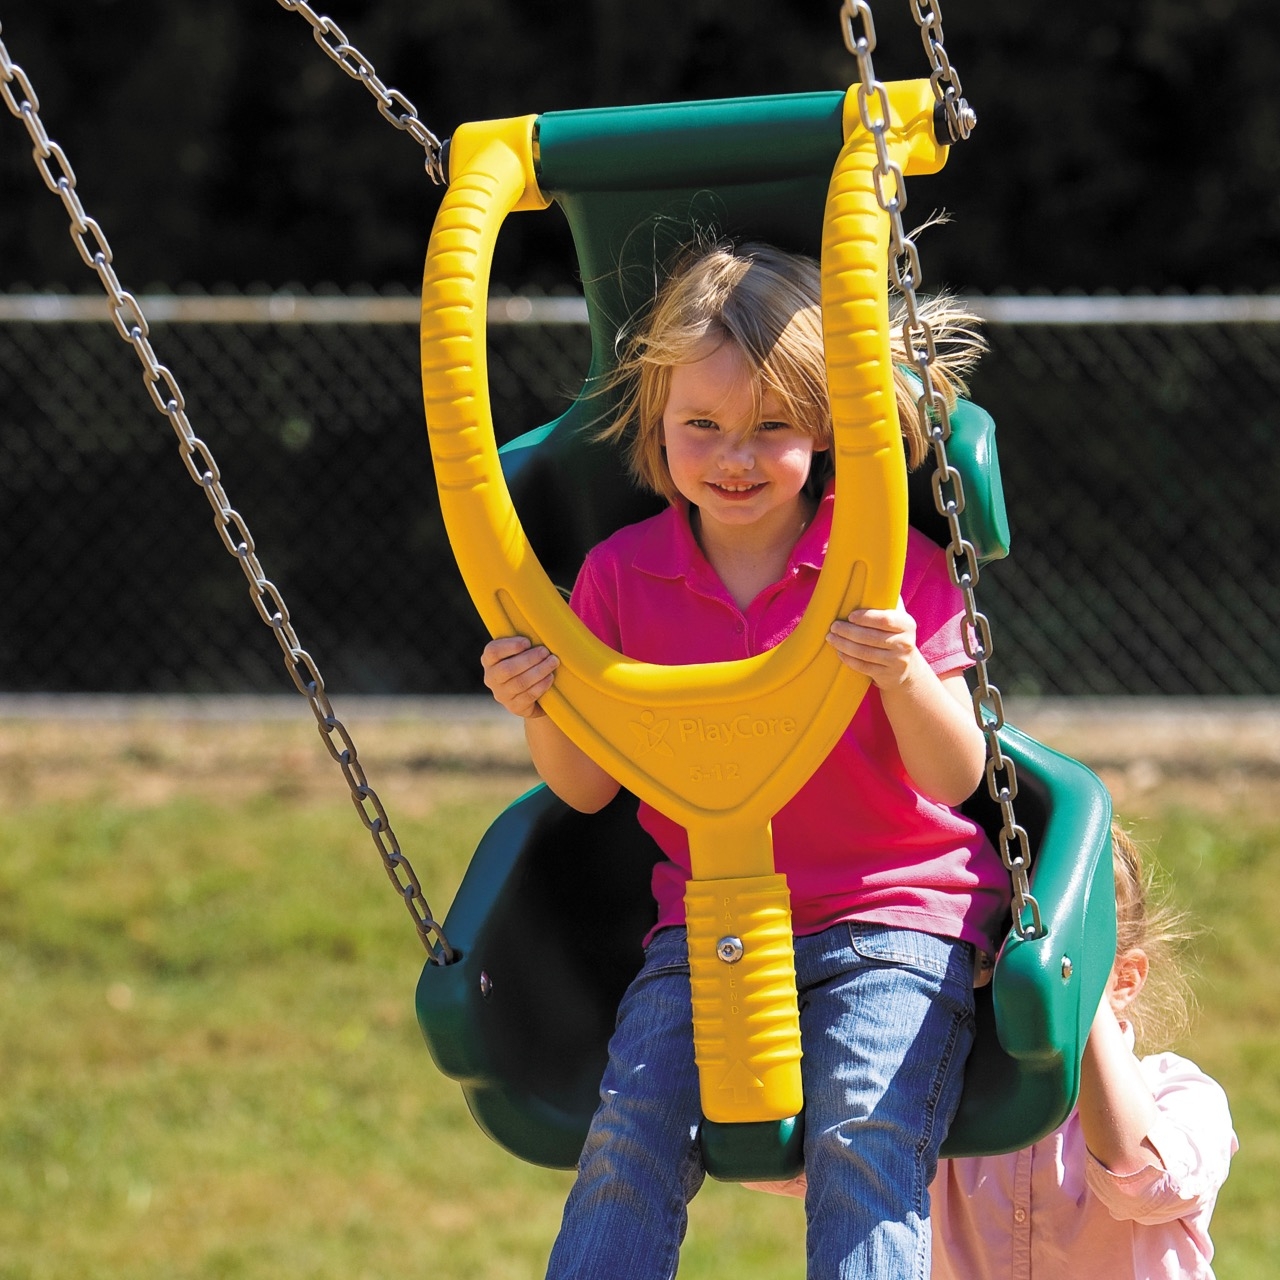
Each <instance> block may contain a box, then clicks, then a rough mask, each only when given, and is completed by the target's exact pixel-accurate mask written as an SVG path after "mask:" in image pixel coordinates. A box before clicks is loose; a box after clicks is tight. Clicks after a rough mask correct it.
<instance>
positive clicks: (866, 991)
mask: <svg viewBox="0 0 1280 1280" xmlns="http://www.w3.org/2000/svg"><path fill="white" fill-rule="evenodd" d="M796 980H797V985H798V988H799V993H800V1035H801V1045H802V1048H803V1051H804V1058H803V1061H802V1063H801V1070H802V1073H803V1078H804V1090H805V1150H804V1153H805V1170H806V1173H807V1175H808V1182H809V1189H808V1193H807V1196H806V1200H805V1214H806V1218H807V1221H808V1234H807V1239H808V1276H809V1280H928V1276H929V1261H930V1258H929V1184H930V1182H932V1181H933V1174H934V1169H935V1167H936V1165H937V1159H938V1148H939V1147H940V1146H941V1144H942V1140H943V1138H944V1137H945V1136H946V1132H947V1128H948V1127H949V1125H950V1123H951V1118H952V1116H953V1115H954V1114H955V1109H956V1106H957V1104H958V1102H959V1099H960V1088H961V1083H962V1078H963V1073H964V1061H965V1058H966V1057H967V1056H968V1054H969V1049H970V1046H971V1045H972V1043H973V949H972V947H970V946H969V945H968V944H967V943H963V942H955V941H952V940H948V939H944V938H937V937H934V936H932V935H930V934H924V933H915V932H912V931H909V930H903V929H891V928H886V927H884V926H881V925H870V924H860V923H856V922H855V923H852V924H841V925H837V926H835V927H833V928H830V929H827V930H825V931H824V932H822V933H819V934H814V935H811V936H809V937H804V938H797V939H796ZM701 1118H702V1113H701V1109H700V1106H699V1102H698V1077H697V1071H696V1069H695V1067H694V1062H693V1024H692V1015H691V1012H690V1001H689V963H688V951H687V947H686V943H685V934H684V930H683V929H664V930H663V931H662V932H660V933H659V934H658V935H657V936H656V937H655V938H654V939H653V940H652V942H651V943H650V944H649V947H648V949H647V951H646V953H645V961H644V965H643V967H642V968H641V970H640V973H639V974H638V975H637V976H636V979H635V981H634V982H633V983H632V984H631V986H630V987H629V988H628V989H627V992H626V994H625V995H624V996H623V999H622V1003H621V1005H620V1006H619V1009H618V1023H617V1028H616V1030H615V1032H614V1035H613V1039H612V1040H611V1041H610V1043H609V1064H608V1067H607V1068H606V1069H605V1075H604V1080H603V1081H602V1082H601V1086H600V1106H599V1108H598V1110H597V1111H596V1114H595V1117H594V1119H593V1120H592V1122H591V1128H590V1132H589V1133H588V1135H587V1141H586V1145H585V1146H584V1147H583V1151H582V1158H581V1160H580V1161H579V1164H578V1177H577V1181H576V1182H575V1183H574V1186H573V1189H572V1191H571V1192H570V1193H569V1199H568V1202H567V1203H566V1205H565V1210H564V1221H563V1223H562V1224H561V1228H560V1235H559V1236H558V1237H557V1239H556V1242H555V1246H554V1247H553V1249H552V1251H551V1260H550V1263H549V1264H548V1270H547V1275H548V1277H549V1278H552V1277H554V1280H571V1278H573V1280H602V1278H604V1277H607V1278H608V1280H670V1278H671V1277H672V1276H674V1275H675V1273H676V1266H677V1264H678V1262H679V1253H680V1243H681V1241H682V1240H683V1239H684V1234H685V1229H686V1226H687V1224H688V1215H687V1208H686V1207H687V1205H688V1203H689V1201H690V1200H691V1199H692V1198H693V1197H694V1195H695V1194H696V1193H697V1191H698V1188H699V1187H700V1186H701V1185H702V1181H703V1178H704V1176H705V1175H704V1171H703V1167H702V1156H701V1151H700V1149H699V1146H698V1126H699V1124H700V1122H701Z"/></svg>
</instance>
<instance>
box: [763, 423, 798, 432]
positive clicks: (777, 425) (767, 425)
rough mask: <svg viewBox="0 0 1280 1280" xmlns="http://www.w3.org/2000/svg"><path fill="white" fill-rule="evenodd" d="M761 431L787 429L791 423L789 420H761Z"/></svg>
mask: <svg viewBox="0 0 1280 1280" xmlns="http://www.w3.org/2000/svg"><path fill="white" fill-rule="evenodd" d="M759 429H760V430H761V431H789V430H790V429H791V423H789V422H762V423H761V424H760V428H759Z"/></svg>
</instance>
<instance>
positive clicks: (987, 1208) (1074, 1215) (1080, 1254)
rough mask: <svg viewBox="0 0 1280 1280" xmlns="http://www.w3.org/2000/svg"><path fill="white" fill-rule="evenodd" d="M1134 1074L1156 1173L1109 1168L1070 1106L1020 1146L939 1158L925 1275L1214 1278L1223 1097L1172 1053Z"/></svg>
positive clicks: (1226, 1151) (1229, 1149)
mask: <svg viewBox="0 0 1280 1280" xmlns="http://www.w3.org/2000/svg"><path fill="white" fill-rule="evenodd" d="M1130 1045H1132V1033H1131V1032H1130ZM1140 1068H1141V1071H1142V1076H1143V1079H1144V1080H1146V1082H1147V1084H1148V1085H1150V1087H1151V1092H1152V1095H1153V1096H1154V1098H1155V1100H1156V1107H1157V1116H1156V1120H1155V1122H1154V1124H1153V1125H1152V1128H1151V1130H1150V1132H1149V1133H1148V1134H1147V1140H1148V1141H1149V1142H1150V1143H1151V1145H1152V1146H1153V1147H1155V1149H1156V1151H1157V1152H1158V1153H1159V1155H1160V1159H1161V1161H1162V1162H1163V1167H1161V1168H1158V1167H1156V1166H1154V1165H1152V1166H1149V1167H1148V1168H1146V1169H1142V1170H1140V1171H1139V1172H1138V1173H1131V1174H1127V1175H1125V1176H1120V1175H1117V1174H1114V1173H1112V1172H1111V1171H1110V1170H1109V1169H1107V1168H1106V1166H1105V1165H1102V1164H1100V1163H1099V1162H1098V1161H1097V1160H1096V1159H1095V1158H1094V1157H1093V1156H1092V1155H1091V1154H1090V1153H1089V1150H1088V1148H1087V1147H1086V1146H1085V1143H1084V1134H1083V1133H1082V1132H1081V1130H1080V1118H1079V1116H1078V1115H1077V1113H1076V1112H1074V1111H1073V1112H1072V1113H1071V1115H1070V1117H1069V1118H1068V1119H1067V1122H1066V1123H1065V1124H1064V1125H1063V1126H1062V1127H1061V1128H1060V1129H1056V1130H1055V1131H1054V1132H1053V1133H1051V1134H1050V1135H1049V1136H1048V1137H1047V1138H1043V1139H1042V1140H1041V1141H1039V1142H1037V1143H1036V1144H1035V1146H1033V1147H1028V1148H1027V1149H1026V1150H1024V1151H1015V1152H1013V1153H1011V1154H1010V1155H1005V1156H977V1157H971V1158H969V1159H964V1160H941V1161H939V1162H938V1174H937V1177H936V1178H935V1179H934V1182H933V1186H932V1187H931V1188H930V1192H929V1193H930V1196H931V1198H932V1219H933V1280H1078V1278H1079V1277H1081V1276H1086V1277H1089V1278H1090V1280H1213V1268H1212V1267H1211V1266H1210V1265H1209V1264H1210V1261H1211V1260H1212V1258H1213V1244H1212V1242H1211V1241H1210V1239H1209V1218H1210V1215H1211V1214H1212V1213H1213V1207H1214V1203H1215V1201H1216V1200H1217V1196H1218V1191H1219V1189H1220V1188H1221V1186H1222V1184H1223V1182H1224V1181H1225V1180H1226V1176H1227V1170H1228V1168H1229V1166H1230V1163H1231V1157H1232V1155H1234V1154H1235V1151H1236V1147H1237V1145H1238V1144H1237V1142H1236V1136H1235V1133H1234V1131H1233V1130H1232V1127H1231V1113H1230V1111H1229V1110H1228V1108H1227V1098H1226V1095H1225V1094H1224V1093H1223V1092H1222V1089H1221V1087H1220V1086H1219V1085H1218V1084H1217V1083H1216V1082H1215V1081H1213V1080H1211V1079H1210V1078H1209V1077H1208V1076H1206V1075H1205V1074H1204V1072H1202V1071H1201V1070H1200V1069H1199V1068H1198V1067H1197V1066H1196V1065H1195V1063H1194V1062H1188V1061H1187V1059H1186V1058H1179V1057H1178V1056H1177V1055H1176V1054H1172V1053H1158V1054H1155V1055H1154V1056H1152V1057H1149V1058H1143V1059H1142V1060H1141V1064H1140Z"/></svg>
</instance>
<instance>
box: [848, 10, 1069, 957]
mask: <svg viewBox="0 0 1280 1280" xmlns="http://www.w3.org/2000/svg"><path fill="white" fill-rule="evenodd" d="M911 7H912V10H913V12H914V13H915V15H916V19H917V21H918V22H920V24H921V33H922V35H923V36H924V38H925V44H926V48H928V49H930V50H931V54H930V56H931V59H932V58H934V52H933V51H935V50H936V60H935V62H934V65H935V68H936V69H935V75H934V80H933V85H934V91H935V93H936V94H938V96H939V101H940V102H943V103H944V105H945V103H946V97H945V94H946V93H947V92H948V90H946V89H943V88H941V82H942V81H943V79H947V80H948V83H949V85H950V87H951V89H953V90H954V93H955V95H956V103H955V109H956V115H957V117H958V118H959V119H961V120H967V129H966V133H965V135H962V136H967V130H969V129H972V127H973V125H974V123H975V117H974V116H973V113H972V111H971V110H970V109H969V107H968V104H967V103H965V102H964V100H963V99H962V98H960V97H959V88H960V85H959V80H958V79H957V78H956V77H955V73H954V70H953V69H952V68H951V66H950V63H949V62H948V61H947V59H946V53H945V51H944V50H943V47H942V25H941V18H940V16H939V12H938V6H937V3H936V0H935V3H934V4H933V5H932V7H931V8H930V9H929V11H928V13H927V14H925V13H922V11H921V6H920V4H919V3H918V0H911ZM840 18H841V27H842V29H843V32H844V40H845V46H846V47H847V48H848V50H849V52H850V53H852V54H853V55H854V57H855V58H857V60H858V74H859V81H860V82H859V86H858V112H859V115H860V117H861V120H862V126H863V128H864V129H866V130H867V131H868V133H870V134H871V135H872V137H873V138H874V140H875V146H876V160H877V166H876V170H875V189H876V199H877V201H878V202H879V204H880V207H881V208H882V209H884V211H885V212H886V213H887V214H888V215H889V228H890V230H889V272H890V275H891V277H892V279H893V283H894V285H895V286H896V287H897V289H898V290H899V291H900V292H901V294H902V297H903V302H904V305H905V307H906V319H905V320H904V322H903V326H902V336H903V340H904V343H905V346H906V349H907V351H908V352H909V353H910V356H909V358H910V360H911V363H912V365H913V366H914V368H915V371H916V372H917V373H918V374H919V377H920V385H921V390H920V396H919V398H918V399H917V400H916V411H917V413H918V415H919V419H920V425H921V428H922V429H923V430H924V432H925V434H926V436H927V438H928V440H929V442H930V445H931V449H932V454H933V463H934V474H933V500H934V505H935V506H936V507H937V510H938V513H939V514H940V515H941V516H943V517H944V518H945V519H946V521H947V529H948V531H949V533H950V538H951V541H950V543H949V544H948V546H947V552H948V555H949V556H950V559H949V561H948V566H947V567H948V570H949V572H950V575H951V580H952V582H954V583H955V585H956V586H957V587H958V588H959V589H960V591H961V593H962V595H963V597H964V618H965V626H964V648H965V653H967V654H968V656H969V657H970V658H971V659H972V660H973V662H974V671H975V677H976V683H975V688H974V690H973V695H972V701H973V714H974V719H975V720H976V721H977V724H978V727H979V729H981V730H982V734H983V737H984V738H985V739H986V744H987V765H986V779H987V791H988V793H989V794H990V796H991V799H992V800H993V801H995V803H996V804H997V805H998V806H999V808H1000V816H1001V829H1000V837H999V843H1000V857H1001V859H1002V860H1003V862H1004V865H1005V867H1006V869H1007V870H1008V872H1009V880H1010V883H1011V885H1012V891H1013V929H1014V932H1015V933H1017V935H1018V936H1019V937H1020V938H1024V939H1031V938H1039V937H1043V936H1044V932H1045V930H1044V925H1043V922H1042V920H1041V916H1040V904H1039V903H1038V902H1037V901H1036V899H1035V897H1034V895H1033V894H1032V892H1031V882H1030V880H1029V879H1028V871H1029V870H1030V867H1031V845H1030V841H1029V840H1028V838H1027V832H1026V829H1025V828H1024V827H1023V826H1022V825H1021V824H1020V823H1019V822H1018V820H1017V816H1016V814H1015V813H1014V807H1013V802H1014V799H1015V798H1016V796H1017V794H1018V773H1017V768H1016V766H1015V765H1014V762H1013V760H1012V759H1010V758H1009V757H1008V756H1006V755H1005V754H1004V751H1003V750H1002V749H1001V746H1000V739H999V736H998V734H999V731H1000V729H1002V728H1003V727H1004V723H1005V719H1004V703H1003V700H1002V699H1001V696H1000V690H999V689H998V688H997V687H996V686H995V685H994V684H992V683H991V681H990V679H989V677H988V674H987V662H988V659H990V657H991V654H992V651H993V648H994V646H993V644H992V639H991V624H990V623H989V622H988V620H987V618H986V616H985V615H984V614H983V613H982V612H980V610H979V609H978V606H977V596H976V589H977V585H978V578H979V570H978V556H977V552H976V550H975V549H974V546H973V544H972V543H971V542H970V541H969V540H968V539H967V538H966V537H965V536H964V534H963V533H962V532H961V529H960V514H961V513H962V512H963V511H964V502H965V499H964V485H963V482H962V480H961V477H960V473H959V472H958V471H957V470H956V469H955V468H954V467H953V466H952V465H951V463H950V460H949V458H948V456H947V441H948V440H949V439H950V438H951V417H950V414H949V412H948V410H947V403H946V398H945V397H944V396H943V395H942V394H941V392H939V391H938V389H937V387H935V385H934V382H933V368H932V366H933V363H934V361H935V360H936V359H937V348H936V346H935V343H934V335H933V329H932V327H931V326H930V324H929V322H928V320H927V319H926V318H925V317H924V316H923V315H921V314H920V311H919V304H918V300H917V297H916V290H917V288H918V286H919V285H920V282H921V270H920V255H919V252H918V250H917V248H916V245H915V242H914V241H913V240H912V239H911V237H910V236H909V235H908V234H907V233H906V231H905V230H904V228H903V223H902V214H903V211H904V210H905V209H906V207H907V192H906V186H905V184H904V182H903V174H902V169H901V166H899V165H897V164H895V163H894V161H893V160H892V159H891V158H890V156H889V145H888V138H887V135H888V131H889V125H890V114H889V96H888V92H887V91H886V89H885V87H884V84H883V83H882V82H881V81H879V80H877V79H876V74H875V68H874V66H873V65H872V58H871V55H872V53H873V51H874V50H875V47H876V33H875V23H874V21H873V19H872V16H871V7H870V5H869V4H868V3H867V2H866V0H844V3H843V5H842V7H841V10H840ZM926 26H927V28H928V29H927V31H926ZM941 68H946V71H945V73H944V72H943V71H942V70H941ZM948 118H950V108H949V107H948ZM953 136H954V135H953ZM886 183H887V184H888V188H889V189H888V191H887V192H886Z"/></svg>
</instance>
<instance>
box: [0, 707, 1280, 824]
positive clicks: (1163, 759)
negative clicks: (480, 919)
mask: <svg viewBox="0 0 1280 1280" xmlns="http://www.w3.org/2000/svg"><path fill="white" fill-rule="evenodd" d="M337 711H338V713H339V715H341V716H342V717H343V720H344V723H345V724H346V727H347V729H348V730H349V733H350V736H351V738H352V739H353V740H354V742H355V745H356V750H357V760H358V763H359V765H360V767H361V768H362V769H363V770H364V772H365V774H366V776H367V778H368V781H369V782H370V783H371V784H372V785H373V787H374V788H375V789H376V790H377V791H378V792H379V794H380V795H381V796H382V798H383V799H384V801H385V802H386V803H387V804H388V805H390V804H391V803H392V802H393V801H394V803H395V805H396V808H397V809H403V810H406V811H409V812H412V811H414V810H416V809H418V808H419V807H422V806H425V805H426V804H427V803H428V797H429V795H430V794H431V793H432V792H433V791H434V790H435V789H437V788H438V787H439V786H441V785H448V786H449V787H450V789H454V788H457V789H461V790H463V791H465V790H467V789H468V788H480V787H484V788H486V789H491V788H492V786H493V784H494V783H495V782H498V783H499V784H500V785H501V786H504V787H507V788H509V790H510V791H511V793H512V794H515V793H516V792H517V791H519V790H521V789H523V788H524V787H525V786H528V785H531V784H532V782H533V781H534V780H535V779H534V776H533V774H532V771H531V770H530V768H529V765H528V758H527V756H526V754H525V747H524V739H523V734H522V732H521V729H520V726H519V724H518V723H516V722H515V721H514V720H513V719H512V718H511V717H509V716H506V715H503V714H502V713H500V712H496V710H495V709H493V708H492V705H491V704H487V703H485V701H484V700H483V699H472V698H454V699H414V700H379V699H362V698H353V699H351V700H350V701H349V702H348V703H346V704H342V705H338V706H337ZM1007 715H1008V718H1009V720H1010V722H1011V723H1014V724H1017V725H1018V727H1019V728H1021V729H1023V730H1025V731H1026V732H1028V733H1030V734H1031V735H1032V736H1033V737H1036V738H1038V739H1039V740H1040V741H1042V742H1044V743H1046V744H1048V745H1049V746H1051V747H1054V748H1055V749H1057V750H1059V751H1062V752H1064V753H1065V754H1067V755H1070V756H1074V757H1075V758H1076V759H1078V760H1081V761H1083V762H1084V763H1085V764H1087V765H1088V766H1089V767H1090V768H1092V769H1093V770H1094V771H1095V772H1097V773H1098V774H1099V775H1100V776H1101V777H1102V779H1103V781H1104V782H1106V784H1107V785H1108V787H1109V788H1110V790H1111V792H1112V795H1113V797H1114V799H1115V802H1116V808H1117V809H1118V810H1119V811H1120V812H1122V813H1126V814H1130V815H1132V816H1134V817H1138V816H1141V815H1142V814H1143V813H1150V812H1154V811H1158V810H1161V809H1165V808H1168V807H1170V806H1175V805H1182V806H1184V807H1194V808H1203V809H1207V810H1210V811H1213V812H1221V811H1225V810H1228V809H1231V808H1239V807H1245V808H1247V809H1248V811H1249V812H1250V813H1251V814H1256V815H1257V816H1260V817H1266V816H1267V815H1271V816H1273V817H1274V818H1275V819H1276V820H1277V821H1280V700H1260V701H1245V700H1240V701H1230V700H1209V701H1201V700H1177V699H1170V700H1145V699H1144V700H1139V699H1130V700H1124V699H1120V700H1115V701H1102V700H1091V699H1073V700H1067V699H1063V700H1052V701H1049V700H1046V701H1033V702H1027V701H1024V702H1016V703H1015V702H1012V701H1011V702H1010V704H1009V706H1008V708H1007ZM328 742H329V744H331V745H332V746H333V748H334V750H335V751H341V750H342V749H343V746H344V744H343V742H342V739H341V737H340V736H338V735H331V736H330V737H329V739H328ZM179 794H188V795H198V796H203V797H208V798H213V799H217V800H220V801H227V802H231V801H234V800H235V799H236V798H237V797H239V798H242V799H243V798H248V797H251V796H259V795H263V794H271V795H275V796H278V797H280V798H282V799H285V798H288V799H296V800H299V801H312V800H315V801H323V800H325V799H327V798H329V797H333V796H338V797H343V798H345V796H346V794H347V784H346V781H345V778H344V774H343V770H342V767H341V766H340V765H339V763H337V762H336V761H335V760H334V758H333V756H332V755H331V753H330V751H329V749H328V747H327V745H326V741H325V739H324V737H323V736H322V735H321V734H320V733H319V732H318V729H317V726H316V723H315V720H314V718H313V716H312V714H311V712H310V710H309V708H308V705H307V704H306V703H305V702H304V701H303V700H302V699H301V698H284V699H240V698H217V699H199V698H195V699H182V698H179V699H111V698H96V699H15V698H5V699H0V798H2V799H3V801H4V802H5V803H6V804H9V805H13V804H17V803H22V802H26V803H31V802H32V801H41V800H51V799H84V798H92V797H103V798H106V797H111V798H114V799H117V800H119V801H122V802H125V803H128V804H134V805H137V804H144V805H145V804H158V803H163V802H165V801H167V800H169V799H171V798H173V797H174V796H176V795H179Z"/></svg>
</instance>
